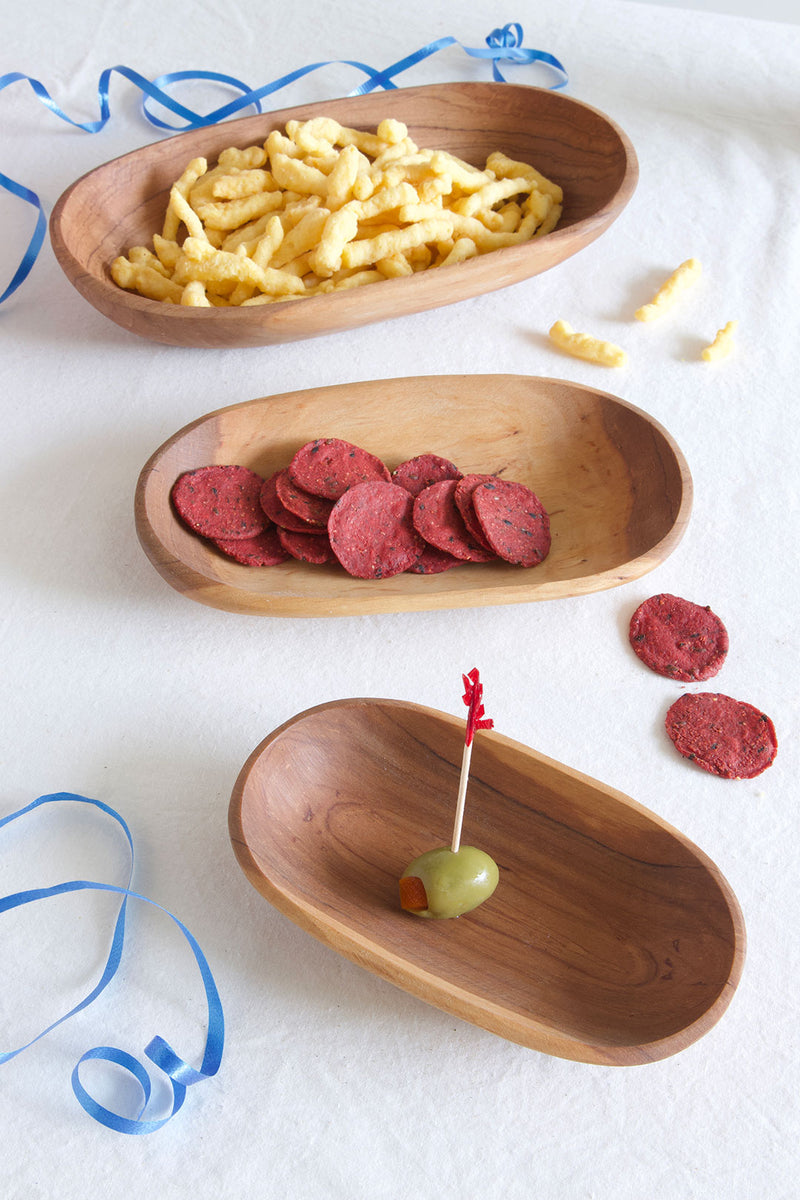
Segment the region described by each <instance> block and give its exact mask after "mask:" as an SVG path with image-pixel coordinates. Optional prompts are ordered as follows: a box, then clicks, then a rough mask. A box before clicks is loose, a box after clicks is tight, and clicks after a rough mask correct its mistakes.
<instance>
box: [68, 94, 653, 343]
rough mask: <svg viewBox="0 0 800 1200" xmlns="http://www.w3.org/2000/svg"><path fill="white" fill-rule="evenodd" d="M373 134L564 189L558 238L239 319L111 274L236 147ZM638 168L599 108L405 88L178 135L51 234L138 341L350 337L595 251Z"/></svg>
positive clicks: (111, 174)
mask: <svg viewBox="0 0 800 1200" xmlns="http://www.w3.org/2000/svg"><path fill="white" fill-rule="evenodd" d="M323 113H324V114H326V115H331V116H333V117H336V118H337V119H338V120H339V121H341V122H342V123H343V124H347V125H351V126H355V127H356V128H363V129H370V128H373V129H374V128H375V126H376V125H377V124H378V123H379V122H380V120H382V119H383V118H384V117H387V116H392V117H396V118H398V119H400V120H402V121H405V123H406V124H407V125H408V127H409V131H410V133H411V136H412V137H413V138H414V139H415V140H416V142H417V144H418V145H420V146H425V147H428V148H430V149H447V150H450V151H451V152H453V153H454V154H457V155H459V156H460V157H462V158H465V159H468V160H470V161H472V162H474V163H475V164H476V165H480V166H483V165H484V163H485V161H486V157H487V155H488V154H489V153H491V151H492V150H504V151H505V152H506V153H507V154H509V155H511V157H514V158H519V159H522V160H525V161H528V162H531V163H533V165H534V166H536V167H538V169H539V170H541V171H542V172H543V173H544V174H545V175H547V176H548V177H549V178H551V179H553V180H554V181H555V182H557V183H559V184H561V186H562V187H563V189H564V192H565V205H564V213H563V216H562V218H561V221H560V223H559V226H558V228H557V229H556V230H555V231H554V232H553V233H551V234H549V235H547V236H546V237H543V238H540V239H536V240H535V241H533V242H531V243H529V244H528V245H524V246H514V247H508V248H506V249H503V250H499V251H495V252H493V253H492V254H490V255H485V256H483V257H481V258H476V259H473V260H471V261H469V262H466V263H461V264H459V265H458V266H455V267H448V268H447V269H446V270H441V271H428V272H423V273H419V274H417V275H415V276H413V277H409V278H405V279H393V280H391V281H387V282H386V283H377V284H372V285H370V286H369V287H366V288H358V289H355V290H354V291H350V292H344V293H340V294H338V295H335V296H319V297H313V298H311V299H307V300H302V301H299V302H297V303H284V304H275V305H268V306H259V307H249V308H239V309H222V310H220V309H214V310H208V309H205V310H204V309H194V308H186V307H181V306H180V305H165V304H160V303H158V302H157V301H154V300H147V299H145V298H144V297H142V296H138V295H135V294H134V293H131V292H127V291H124V290H123V289H121V288H119V287H117V286H116V284H114V283H113V282H112V280H111V277H110V275H109V267H110V264H111V262H112V261H113V260H114V258H116V256H117V255H118V254H123V253H127V251H128V249H129V248H130V247H131V246H135V245H147V246H150V245H151V240H152V235H153V234H154V233H156V232H160V231H161V225H162V222H163V217H164V212H165V210H166V206H167V200H168V198H169V188H170V186H171V184H172V183H174V181H175V179H177V178H178V176H179V175H180V174H181V172H182V171H183V169H184V167H185V166H186V164H187V163H188V162H189V160H190V159H192V158H194V157H195V156H197V155H203V156H205V157H206V158H208V160H209V161H213V160H216V158H217V156H218V154H219V152H220V150H222V149H223V148H224V147H226V146H231V145H238V146H247V145H253V144H256V143H260V142H263V141H264V139H265V138H266V136H267V134H268V133H269V132H270V130H272V129H275V128H281V129H282V128H283V126H284V125H285V122H286V120H287V118H296V119H299V120H304V119H306V118H308V117H311V116H317V115H320V114H323ZM637 178H638V166H637V162H636V156H635V154H634V151H633V148H632V146H631V144H630V142H629V141H628V139H627V137H626V136H625V134H624V133H623V132H622V131H621V130H620V129H618V128H617V126H616V125H615V124H614V123H613V122H612V121H610V120H609V118H608V117H606V116H604V115H603V114H602V113H600V112H597V111H596V110H595V109H593V108H590V107H588V106H587V105H585V104H581V103H580V102H579V101H577V100H572V99H571V98H570V97H568V96H563V95H561V94H560V93H558V92H551V91H547V90H545V89H540V88H533V87H526V86H524V85H522V86H517V85H513V84H506V83H502V84H498V83H448V84H435V85H433V86H429V87H418V88H398V89H397V90H396V91H391V92H379V93H371V94H369V95H367V96H355V97H350V98H348V99H344V100H331V101H326V102H325V103H324V104H321V103H318V104H313V105H305V106H303V107H299V108H292V109H282V110H280V111H276V112H271V113H264V114H261V115H259V116H255V117H245V118H242V119H240V120H237V121H229V122H224V123H223V124H222V125H218V126H214V127H212V128H204V129H200V130H194V131H192V132H189V133H182V134H178V135H176V136H174V137H171V138H168V139H166V140H164V141H161V142H157V143H155V144H154V145H151V146H147V147H144V148H143V149H140V150H135V151H133V152H132V153H131V154H126V155H124V156H123V157H122V158H117V159H114V160H113V161H112V162H109V163H106V164H105V165H104V166H101V167H98V168H96V169H95V170H94V171H91V172H90V173H89V174H88V175H85V176H83V178H81V179H79V180H78V181H77V182H76V183H74V184H73V185H72V186H71V187H70V188H68V190H67V191H66V192H65V193H64V194H63V196H62V197H61V198H60V199H59V201H58V203H57V204H56V206H55V209H54V210H53V215H52V218H51V221H50V236H51V240H52V244H53V249H54V251H55V255H56V258H57V259H58V261H59V263H60V265H61V267H62V268H63V270H64V272H65V273H66V275H67V278H68V279H69V280H70V282H71V283H72V284H73V285H74V286H75V287H76V288H77V290H78V291H79V292H80V294H81V295H82V296H83V297H84V298H85V299H86V300H88V301H89V303H90V304H92V305H94V307H95V308H96V309H98V310H99V311H100V312H102V313H104V314H105V316H107V317H109V318H110V319H111V320H112V321H115V322H116V323H117V324H118V325H121V326H123V328H125V329H128V330H130V331H131V332H132V333H137V334H140V335H141V336H142V337H147V338H152V339H154V340H155V341H158V342H166V343H169V344H171V345H176V346H201V347H228V346H261V345H267V344H269V343H274V342H286V341H293V340H296V339H298V338H307V337H314V336H317V335H319V334H325V333H332V332H334V331H336V330H342V329H350V328H352V327H355V326H358V325H366V324H369V323H371V322H373V321H383V320H386V319H388V318H389V317H397V316H406V315H408V314H410V313H417V312H421V311H423V310H425V309H429V308H436V307H439V306H441V305H444V304H451V303H453V302H454V301H457V300H465V299H467V298H469V297H471V296H477V295H480V294H481V293H483V292H489V291H494V290H495V289H497V288H503V287H507V286H508V285H509V284H512V283H518V282H519V281H520V280H522V279H527V278H529V277H530V276H532V275H537V274H539V272H541V271H546V270H548V268H550V267H553V266H555V265H556V264H557V263H559V262H561V261H562V260H563V259H565V258H568V257H569V256H570V255H572V254H575V253H576V252H577V251H578V250H581V249H582V248H583V247H584V246H586V245H588V244H589V243H590V242H592V241H594V239H595V238H597V237H599V236H600V234H601V233H603V231H604V230H605V229H607V228H608V226H609V225H610V224H611V222H612V221H614V220H615V219H616V217H618V216H619V214H620V213H621V211H622V209H623V208H624V207H625V205H626V204H627V202H628V200H629V199H630V197H631V195H632V194H633V191H634V188H635V186H636V181H637Z"/></svg>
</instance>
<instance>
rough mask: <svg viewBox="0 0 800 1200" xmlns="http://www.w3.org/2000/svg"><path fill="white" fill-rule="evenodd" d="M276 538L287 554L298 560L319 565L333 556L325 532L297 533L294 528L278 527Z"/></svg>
mask: <svg viewBox="0 0 800 1200" xmlns="http://www.w3.org/2000/svg"><path fill="white" fill-rule="evenodd" d="M278 538H279V540H280V543H281V546H283V548H284V550H285V551H286V552H287V554H289V555H290V557H291V558H296V559H297V560H298V562H307V563H314V564H315V565H317V566H321V565H322V563H326V562H330V561H331V559H332V558H333V557H334V553H333V550H332V549H331V543H330V539H329V537H328V535H327V533H322V532H316V533H298V532H296V531H295V530H294V529H279V530H278Z"/></svg>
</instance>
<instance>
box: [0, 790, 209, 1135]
mask: <svg viewBox="0 0 800 1200" xmlns="http://www.w3.org/2000/svg"><path fill="white" fill-rule="evenodd" d="M64 801H71V802H76V803H79V804H91V805H94V807H95V808H99V809H100V810H101V811H102V812H104V813H107V814H108V815H109V816H111V817H113V818H114V820H115V821H117V822H118V823H119V825H120V826H121V827H122V829H123V831H124V833H125V836H126V839H127V842H128V846H129V849H130V874H129V877H128V885H127V886H126V887H118V886H116V885H114V884H110V883H97V882H94V881H91V880H85V879H73V880H68V881H67V882H65V883H59V884H55V885H54V886H53V887H46V888H31V889H29V890H28V891H24V892H15V893H13V894H11V895H8V896H3V897H0V913H3V912H7V911H11V910H12V909H15V908H19V907H21V906H22V905H23V904H30V903H32V902H33V901H35V900H43V899H47V898H50V897H53V896H60V895H64V894H66V893H68V892H77V891H84V890H91V891H105V892H113V893H116V894H117V895H119V896H121V897H122V903H121V905H120V909H119V913H118V915H117V920H116V924H115V927H114V934H113V938H112V943H111V949H110V951H109V955H108V960H107V962H106V965H105V968H104V969H103V973H102V975H101V978H100V980H99V982H98V983H97V984H96V985H95V987H93V988H92V990H91V991H90V992H89V993H88V995H87V996H85V997H84V999H83V1000H81V1001H80V1002H79V1003H78V1004H76V1005H75V1006H74V1007H73V1008H72V1009H70V1011H69V1012H67V1013H65V1014H64V1015H63V1016H61V1017H59V1018H58V1019H57V1020H55V1021H53V1022H52V1024H50V1025H48V1027H47V1028H46V1029H44V1030H42V1032H41V1033H39V1034H37V1036H36V1037H34V1038H33V1039H32V1040H31V1041H30V1042H27V1043H26V1044H25V1045H24V1046H19V1047H18V1048H17V1049H15V1050H9V1051H5V1052H3V1053H0V1063H4V1062H8V1061H9V1060H10V1059H12V1058H15V1057H16V1055H17V1054H21V1053H22V1051H23V1050H27V1048H28V1046H32V1045H33V1043H34V1042H38V1041H39V1039H40V1038H43V1037H44V1036H45V1034H47V1033H49V1032H50V1031H51V1030H52V1029H55V1027H56V1026H57V1025H60V1024H61V1023H62V1022H63V1021H66V1020H67V1019H68V1018H69V1017H71V1016H74V1015H75V1013H77V1012H79V1011H80V1010H81V1009H83V1008H86V1007H87V1006H88V1005H89V1004H91V1003H92V1001H93V1000H95V999H96V998H97V997H98V996H99V995H100V993H101V992H102V991H103V990H104V988H105V987H106V986H107V985H108V984H109V983H110V981H111V979H112V978H113V976H114V974H115V973H116V971H117V968H118V966H119V964H120V961H121V958H122V947H123V941H124V936H125V912H126V906H127V903H128V899H129V898H133V899H136V900H143V901H145V902H146V903H147V904H152V905H153V906H154V907H155V908H158V909H160V910H161V912H164V913H166V915H167V916H168V917H170V919H171V920H172V921H174V922H175V924H176V925H177V926H178V928H179V929H180V930H181V932H182V933H183V935H184V937H185V938H186V940H187V941H188V943H189V945H190V947H191V950H192V953H193V954H194V957H195V961H196V963H197V966H198V969H199V971H200V975H201V977H202V980H203V985H204V988H205V994H206V1004H207V1006H208V1028H207V1035H206V1046H205V1051H204V1054H203V1061H202V1063H201V1065H200V1067H199V1069H195V1068H194V1067H191V1066H189V1064H188V1063H186V1062H185V1061H184V1060H183V1059H182V1058H180V1056H179V1055H177V1054H176V1053H175V1051H174V1050H173V1049H172V1048H171V1046H169V1045H168V1043H167V1042H166V1041H164V1039H163V1038H162V1037H159V1036H158V1035H157V1036H156V1037H154V1038H153V1039H152V1040H151V1041H150V1043H149V1044H148V1045H147V1047H146V1048H145V1054H146V1055H147V1057H148V1058H149V1059H150V1060H151V1062H153V1063H154V1064H155V1066H157V1067H159V1068H160V1069H161V1070H162V1071H163V1072H164V1074H165V1075H166V1076H167V1077H168V1079H169V1081H170V1084H171V1086H172V1095H173V1103H172V1110H171V1112H170V1113H169V1114H168V1115H167V1116H166V1117H163V1118H160V1119H157V1120H144V1119H143V1117H142V1113H143V1112H144V1110H145V1108H146V1107H147V1103H148V1101H149V1099H150V1092H151V1083H150V1077H149V1075H148V1073H147V1070H146V1069H145V1067H144V1066H143V1065H142V1064H141V1063H140V1062H139V1061H138V1059H136V1058H134V1057H133V1055H131V1054H128V1053H127V1052H126V1051H125V1050H117V1049H115V1048H114V1047H113V1046H98V1047H96V1048H95V1049H93V1050H87V1051H86V1053H85V1054H83V1055H82V1056H81V1058H80V1059H79V1060H78V1062H77V1063H76V1065H75V1069H74V1070H73V1072H72V1089H73V1091H74V1093H75V1096H76V1098H77V1100H78V1102H79V1103H80V1104H81V1105H82V1106H83V1108H84V1109H85V1111H86V1112H87V1113H88V1114H89V1115H90V1116H91V1117H94V1119H95V1120H96V1121H99V1122H100V1124H101V1125H106V1126H107V1127H108V1128H109V1129H114V1130H116V1131H117V1132H118V1133H151V1132H153V1131H154V1130H156V1129H160V1128H161V1126H162V1125H164V1124H166V1122H167V1121H168V1120H169V1119H170V1117H173V1116H174V1115H175V1113H176V1112H177V1111H178V1110H179V1109H180V1107H181V1106H182V1104H183V1101H184V1099H185V1096H186V1089H187V1087H189V1086H190V1085H191V1084H193V1083H199V1082H200V1081H201V1080H203V1079H208V1078H210V1077H211V1076H213V1075H215V1074H216V1073H217V1071H218V1070H219V1066H220V1063H221V1061H222V1050H223V1046H224V1042H225V1023H224V1018H223V1013H222V1004H221V1002H220V998H219V993H218V991H217V986H216V984H215V982H214V977H213V975H212V974H211V969H210V967H209V965H208V962H207V960H206V958H205V955H204V954H203V952H202V950H201V949H200V946H199V945H198V943H197V941H196V940H195V938H194V937H193V936H192V934H191V933H190V932H189V930H188V929H187V928H186V926H185V925H184V924H183V923H182V922H181V921H179V920H178V918H177V917H175V916H173V914H172V913H170V912H167V910H166V909H165V908H162V906H161V905H160V904H156V902H155V901H154V900H148V898H147V897H146V896H140V895H139V894H138V892H133V891H131V889H130V882H131V878H132V875H133V839H132V837H131V833H130V830H129V828H128V826H127V824H126V823H125V821H124V819H123V818H122V817H121V816H120V814H119V813H118V812H115V810H114V809H113V808H109V806H108V805H107V804H103V803H102V802H101V801H100V800H90V799H88V798H87V797H86V796H79V795H76V794H75V793H73V792H57V793H53V794H50V795H46V796H40V797H39V798H38V800H34V801H33V802H32V803H31V804H28V805H27V806H26V807H25V808H21V809H18V810H17V811H16V812H13V813H11V814H9V815H8V816H6V817H3V818H1V819H0V829H2V827H3V826H4V825H7V824H8V823H9V822H10V821H13V820H15V819H17V818H18V817H22V816H25V814H26V813H29V812H31V811H33V809H35V808H38V807H39V806H40V805H42V804H51V803H57V802H64ZM94 1059H99V1060H101V1061H104V1062H109V1063H112V1064H113V1065H115V1066H117V1067H122V1068H123V1070H126V1071H128V1072H129V1073H130V1074H132V1075H133V1076H134V1078H135V1079H136V1080H137V1082H138V1083H139V1086H140V1088H141V1090H142V1094H143V1096H144V1103H143V1105H142V1109H141V1112H140V1114H139V1116H138V1117H136V1118H129V1117H122V1116H120V1115H119V1114H118V1113H114V1112H112V1111H111V1110H110V1109H108V1108H106V1107H105V1106H104V1105H102V1104H99V1103H98V1102H97V1101H96V1100H95V1099H94V1098H93V1097H92V1096H90V1095H89V1093H88V1091H87V1090H86V1088H85V1087H84V1085H83V1083H82V1082H81V1078H80V1067H81V1064H82V1063H84V1062H87V1061H89V1060H94Z"/></svg>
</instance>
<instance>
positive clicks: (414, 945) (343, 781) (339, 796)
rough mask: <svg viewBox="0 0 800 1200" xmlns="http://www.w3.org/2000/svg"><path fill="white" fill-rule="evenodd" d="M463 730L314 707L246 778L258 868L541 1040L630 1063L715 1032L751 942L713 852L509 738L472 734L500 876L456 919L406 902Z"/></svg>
mask: <svg viewBox="0 0 800 1200" xmlns="http://www.w3.org/2000/svg"><path fill="white" fill-rule="evenodd" d="M463 742H464V722H463V720H462V721H459V720H457V719H456V718H455V717H451V716H448V715H446V714H445V713H440V712H436V711H435V710H432V709H428V708H422V707H421V706H419V705H415V704H407V703H401V702H398V701H394V700H364V699H355V700H339V701H336V702H334V703H330V704H323V705H321V706H319V707H317V708H312V709H309V710H308V711H306V712H303V713H300V714H299V715H298V716H296V717H294V718H293V719H292V720H290V721H288V722H287V723H286V724H285V725H282V726H281V727H280V728H279V729H277V730H275V732H274V733H272V734H270V736H269V737H268V738H266V740H265V741H263V742H262V743H261V745H260V746H258V747H257V748H256V749H255V750H254V751H253V753H252V754H251V756H250V758H249V759H248V761H247V762H246V763H245V765H244V767H243V768H242V770H241V772H240V775H239V778H238V780H237V781H236V785H235V787H234V789H233V794H232V797H231V804H230V821H229V825H230V836H231V840H232V844H233V848H234V851H235V853H236V856H237V859H238V861H239V863H240V865H241V867H242V869H243V870H244V872H245V874H246V875H247V878H248V879H249V880H250V882H251V883H252V884H253V886H254V887H255V888H257V889H258V891H259V892H261V893H262V894H263V895H264V896H266V898H267V899H268V900H269V901H270V902H271V903H272V904H273V905H275V907H276V908H278V909H279V910H280V911H281V912H282V913H284V914H285V915H286V916H288V917H290V918H291V919H292V920H293V921H295V922H296V923H297V924H298V925H299V926H300V927H301V928H302V929H305V930H306V931H307V932H308V933H311V934H313V935H314V936H315V937H317V938H319V939H320V941H322V942H324V943H325V944H326V945H328V946H331V947H333V949H334V950H337V951H338V952H339V953H340V954H343V955H345V957H347V958H350V959H353V960H354V961H355V962H357V963H358V964H359V965H360V966H363V967H366V968H367V969H368V970H370V971H373V972H375V974H377V975H380V976H382V977H383V978H384V979H388V980H389V981H390V982H391V983H394V984H396V985H397V986H398V987H401V988H403V989H404V990H406V991H408V992H411V993H412V994H413V995H415V996H418V997H420V999H422V1000H425V1001H427V1002H428V1003H430V1004H433V1005H435V1006H436V1007H438V1008H441V1009H444V1011H445V1012H449V1013H453V1014H454V1015H455V1016H457V1017H461V1018H462V1019H464V1020H466V1021H471V1022H473V1023H474V1024H476V1025H480V1026H482V1027H483V1028H485V1029H488V1030H490V1031H491V1032H493V1033H497V1034H499V1035H500V1036H502V1037H504V1038H508V1039H510V1040H511V1041H514V1042H519V1043H521V1044H522V1045H525V1046H529V1047H531V1048H533V1049H535V1050H542V1051H544V1052H546V1053H548V1054H554V1055H557V1056H559V1057H562V1058H570V1059H576V1060H578V1061H582V1062H590V1063H605V1064H610V1065H630V1064H635V1063H645V1062H651V1061H654V1060H656V1059H661V1058H666V1057H667V1056H669V1055H671V1054H674V1053H676V1051H679V1050H682V1049H684V1048H685V1047H686V1046H688V1045H689V1044H690V1043H692V1042H694V1041H695V1040H696V1039H697V1038H699V1037H700V1036H701V1035H702V1034H704V1033H706V1032H707V1031H708V1030H709V1029H710V1028H711V1026H712V1025H713V1024H714V1023H715V1022H716V1021H717V1020H718V1019H719V1017H720V1016H721V1015H722V1013H723V1012H724V1011H725V1009H726V1007H727V1006H728V1003H729V1002H730V999H731V997H732V995H733V993H734V990H735V988H736V986H737V983H738V981H739V977H740V974H741V970H742V965H743V960H744V952H745V931H744V923H743V920H742V915H741V912H740V910H739V905H738V903H737V901H736V897H735V896H734V894H733V892H732V891H731V888H730V886H729V885H728V884H727V882H726V881H725V879H724V878H723V877H722V875H721V874H720V872H719V870H718V868H717V867H716V866H715V865H714V863H713V862H711V861H710V859H709V858H708V857H707V856H706V855H705V854H703V853H702V851H700V850H699V849H698V848H697V847H696V846H695V845H693V844H692V843H691V842H690V841H689V840H688V839H687V838H686V837H684V836H683V835H682V834H681V833H679V832H678V831H677V830H676V829H673V828H672V827H671V826H669V825H667V824H666V822H664V821H662V820H661V819H660V818H659V817H657V816H656V815H655V814H654V813H652V812H649V811H648V810H647V809H646V808H643V807H642V806H641V805H640V804H637V803H636V802H635V801H634V800H632V799H630V798H629V797H628V796H625V795H623V794H622V793H621V792H617V791H614V789H612V788H610V787H607V786H606V785H605V784H602V783H598V782H597V781H596V780H594V779H590V778H588V777H587V776H585V775H581V774H579V773H578V772H577V771H573V770H570V769H569V768H568V767H565V766H562V765H561V764H560V763H557V762H554V761H553V760H552V759H549V758H545V757H544V756H543V755H541V754H537V753H536V752H535V751H534V750H531V749H529V748H528V747H526V746H523V745H520V744H519V743H518V742H514V741H511V740H510V739H509V738H506V737H503V736H502V735H500V734H497V733H494V732H491V733H479V734H478V735H477V736H476V738H475V741H474V744H473V754H472V766H471V771H470V782H469V789H468V796H467V807H466V817H465V823H464V842H465V843H468V844H470V845H474V846H478V847H479V848H480V849H482V850H485V851H486V852H487V853H488V854H490V855H491V856H492V857H493V858H494V859H495V861H496V862H497V864H498V867H499V870H500V882H499V884H498V887H497V890H496V891H495V893H494V894H493V896H492V897H491V898H490V899H489V900H487V901H486V902H485V903H484V904H483V905H482V906H481V907H480V908H477V909H475V910H474V911H473V912H471V913H469V914H467V915H465V916H463V917H459V918H458V919H455V920H442V921H426V920H422V919H420V918H419V917H415V916H412V915H410V914H409V913H404V912H402V911H401V910H400V907H399V899H398V879H399V876H400V875H401V874H402V872H403V870H404V869H405V867H406V866H407V865H408V864H409V862H411V860H412V859H413V858H415V857H416V855H418V854H420V853H422V852H424V851H426V850H430V849H432V848H434V847H435V846H442V845H449V844H450V836H451V832H452V824H453V814H454V810H455V798H456V794H457V791H458V780H459V773H460V764H461V752H462V749H463Z"/></svg>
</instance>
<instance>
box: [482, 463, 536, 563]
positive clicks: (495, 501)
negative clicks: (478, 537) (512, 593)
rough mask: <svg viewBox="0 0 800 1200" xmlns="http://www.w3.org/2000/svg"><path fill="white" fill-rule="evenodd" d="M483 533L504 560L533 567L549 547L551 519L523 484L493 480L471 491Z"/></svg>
mask: <svg viewBox="0 0 800 1200" xmlns="http://www.w3.org/2000/svg"><path fill="white" fill-rule="evenodd" d="M472 505H473V508H474V509H475V516H476V517H477V519H478V521H479V523H480V527H481V529H482V530H483V535H484V537H485V538H486V541H487V542H488V543H489V545H490V546H491V548H492V549H493V550H494V551H495V553H496V554H498V555H499V556H500V558H502V559H504V560H505V561H506V562H510V563H514V564H516V565H517V566H520V567H535V566H537V565H538V564H539V563H540V562H541V561H542V559H544V558H546V557H547V554H548V552H549V550H550V518H549V517H548V515H547V513H546V512H545V510H544V507H543V506H542V502H541V501H540V499H539V497H538V496H537V495H536V493H535V492H532V491H531V489H530V488H529V487H526V486H525V484H524V483H513V482H512V481H511V480H508V479H492V480H487V482H486V483H481V484H478V486H477V487H476V488H475V490H474V491H473V493H472Z"/></svg>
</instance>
